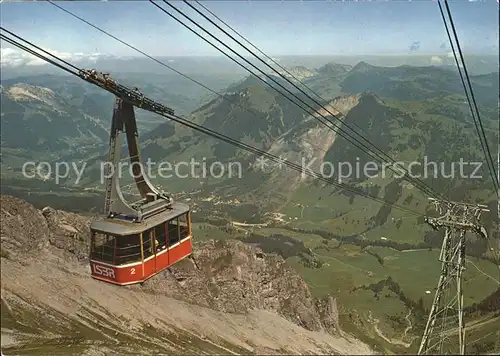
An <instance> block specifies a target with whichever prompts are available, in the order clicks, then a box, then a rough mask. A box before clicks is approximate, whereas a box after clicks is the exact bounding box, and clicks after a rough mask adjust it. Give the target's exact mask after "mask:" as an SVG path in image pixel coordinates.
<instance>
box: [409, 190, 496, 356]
mask: <svg viewBox="0 0 500 356" xmlns="http://www.w3.org/2000/svg"><path fill="white" fill-rule="evenodd" d="M430 200H431V201H432V202H433V203H434V206H435V207H436V210H437V211H438V212H439V214H440V216H439V217H437V218H431V217H427V218H426V222H427V223H428V224H429V225H431V226H432V228H434V229H435V230H439V229H441V228H444V230H445V231H444V232H445V234H444V239H443V244H442V247H441V253H440V257H439V260H440V261H441V263H442V265H441V275H440V276H439V281H438V285H437V288H436V293H435V295H434V301H433V303H432V307H431V311H430V313H429V318H428V320H427V324H426V326H425V331H424V335H423V336H422V341H421V343H420V348H419V350H418V354H419V355H421V354H443V353H452V354H461V355H464V354H465V328H464V320H463V293H462V274H463V271H464V270H465V245H466V241H465V234H466V232H474V233H476V234H478V235H480V236H481V237H482V238H485V239H486V238H487V233H486V229H485V228H484V226H482V225H481V224H480V222H479V219H480V216H481V213H482V212H483V211H489V210H488V209H486V208H487V207H486V206H485V205H472V204H464V203H456V202H449V201H440V200H436V199H430ZM448 342H451V343H450V344H449V345H456V346H457V347H458V349H449V350H447V349H445V346H446V345H447V344H448Z"/></svg>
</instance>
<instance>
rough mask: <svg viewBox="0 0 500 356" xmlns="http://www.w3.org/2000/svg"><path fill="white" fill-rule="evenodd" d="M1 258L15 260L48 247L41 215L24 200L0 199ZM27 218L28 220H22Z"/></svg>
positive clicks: (45, 229) (44, 223) (45, 225)
mask: <svg viewBox="0 0 500 356" xmlns="http://www.w3.org/2000/svg"><path fill="white" fill-rule="evenodd" d="M0 211H1V215H0V218H1V224H0V226H1V230H0V231H1V241H2V242H1V243H2V245H1V249H2V257H8V258H15V257H20V256H24V255H25V254H27V253H35V252H39V251H41V250H42V249H43V248H44V247H46V246H48V236H49V234H50V233H49V228H48V225H47V222H46V221H45V218H44V217H43V215H42V213H41V212H40V211H39V210H37V209H35V208H34V207H33V206H32V205H31V204H29V203H27V202H25V201H24V200H21V199H18V198H14V197H11V196H5V195H2V196H1V197H0ZM25 216H29V219H26V218H24V217H25Z"/></svg>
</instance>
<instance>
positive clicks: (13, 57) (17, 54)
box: [0, 47, 107, 67]
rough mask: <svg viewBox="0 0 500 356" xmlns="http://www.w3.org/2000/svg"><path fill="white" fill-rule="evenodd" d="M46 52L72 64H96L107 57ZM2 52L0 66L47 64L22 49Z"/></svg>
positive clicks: (6, 49) (48, 50)
mask: <svg viewBox="0 0 500 356" xmlns="http://www.w3.org/2000/svg"><path fill="white" fill-rule="evenodd" d="M45 50H46V51H47V52H49V53H51V54H53V55H55V56H57V57H59V58H61V59H64V60H67V61H68V62H70V63H74V62H79V61H82V60H87V61H92V62H95V61H96V60H97V59H99V58H102V57H107V56H106V55H104V54H102V53H68V52H59V51H55V50H51V49H45ZM0 51H1V53H0V65H1V66H2V67H3V66H6V67H21V66H39V65H43V64H46V63H47V62H45V61H44V60H42V59H40V58H38V57H36V56H34V55H32V54H30V53H27V52H25V51H23V50H21V49H17V48H9V47H2V48H0ZM37 52H38V53H40V54H44V53H43V52H40V51H37ZM44 55H45V56H46V57H49V58H50V56H48V55H47V54H44ZM50 59H53V58H50Z"/></svg>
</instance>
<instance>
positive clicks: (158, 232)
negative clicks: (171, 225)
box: [155, 224, 167, 251]
mask: <svg viewBox="0 0 500 356" xmlns="http://www.w3.org/2000/svg"><path fill="white" fill-rule="evenodd" d="M166 226H167V225H166V224H160V225H158V226H156V227H155V239H156V241H155V243H156V242H158V246H157V247H156V251H161V250H164V249H165V248H167V234H166V233H165V229H166Z"/></svg>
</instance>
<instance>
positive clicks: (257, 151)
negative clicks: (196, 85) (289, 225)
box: [1, 27, 421, 215]
mask: <svg viewBox="0 0 500 356" xmlns="http://www.w3.org/2000/svg"><path fill="white" fill-rule="evenodd" d="M1 29H2V30H4V31H6V32H7V30H5V29H4V28H3V27H2V28H1ZM8 32H9V33H11V32H10V31H8ZM1 37H2V39H5V40H6V41H8V42H9V43H11V44H13V45H15V46H16V47H18V48H20V49H23V50H27V51H28V52H29V53H31V54H33V55H35V56H37V57H38V58H41V59H43V60H45V61H47V62H48V63H51V64H54V65H56V66H57V67H59V68H61V69H63V70H66V71H67V72H69V73H71V74H74V75H76V76H77V77H79V78H81V79H83V78H82V77H81V76H79V75H78V74H77V73H75V72H72V71H71V70H70V69H67V68H64V66H62V65H60V64H57V63H55V62H54V61H52V60H50V59H49V58H47V57H46V56H44V55H42V54H39V53H36V52H35V51H33V50H30V49H27V48H26V46H24V45H22V44H20V43H19V42H17V41H16V40H13V39H9V38H8V37H7V36H5V35H1ZM16 37H17V38H19V39H21V40H22V41H24V42H26V43H28V44H30V45H31V46H33V47H35V48H36V49H38V50H40V51H42V52H44V53H47V54H48V55H50V56H52V57H55V58H57V59H58V60H60V61H62V62H64V63H67V65H68V66H71V67H73V68H78V67H75V66H74V65H72V64H70V63H69V62H67V61H64V60H62V59H60V58H59V57H57V56H55V55H53V54H50V53H49V52H47V51H45V50H43V49H41V48H40V47H38V46H36V45H34V44H33V43H31V42H29V41H27V40H25V39H23V38H21V37H19V36H16ZM79 70H81V69H79ZM89 82H91V81H89ZM91 83H93V82H91ZM93 84H95V83H93ZM103 89H105V88H103ZM157 114H159V115H161V116H163V117H165V118H167V119H170V120H172V121H175V122H178V123H180V124H182V125H184V126H187V127H190V128H191V129H193V130H196V131H199V132H202V133H205V134H207V135H209V136H212V137H215V138H217V139H219V140H222V141H224V142H226V143H229V144H232V145H234V146H237V147H239V148H242V149H244V150H246V151H248V152H251V153H254V154H260V155H261V156H264V157H268V158H269V159H271V160H272V161H274V162H278V163H282V164H285V165H286V166H288V167H290V168H292V169H293V170H296V171H298V172H300V173H302V174H306V175H308V176H310V177H313V178H316V179H319V180H321V181H324V182H326V183H328V184H330V185H333V186H336V187H339V188H342V189H344V190H346V191H349V192H352V193H354V194H357V195H360V196H363V197H365V198H368V199H371V200H374V201H377V202H379V203H381V204H384V205H387V206H390V207H394V208H396V209H398V210H402V211H406V212H408V213H411V214H414V215H421V213H419V212H416V211H414V210H411V209H408V208H407V207H404V206H402V205H400V204H393V203H389V202H387V201H385V200H383V199H381V198H378V197H375V196H371V195H369V194H367V193H365V192H363V191H360V190H357V189H355V188H353V187H350V186H348V185H347V184H345V183H338V182H336V181H335V180H333V179H331V178H325V177H323V176H322V175H321V174H319V173H317V172H313V171H311V170H304V169H303V167H302V166H300V165H299V164H297V163H293V162H290V161H288V160H283V159H281V158H280V157H277V156H276V155H273V154H271V153H268V152H266V151H263V150H261V149H258V148H256V147H253V146H251V145H248V144H245V143H243V142H240V141H237V140H235V139H233V138H231V137H229V136H226V135H224V134H220V133H218V132H217V131H214V130H212V129H209V128H206V127H204V126H202V125H198V124H196V123H193V122H191V121H189V120H186V119H184V118H182V117H180V116H177V115H172V114H168V113H158V112H157Z"/></svg>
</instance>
